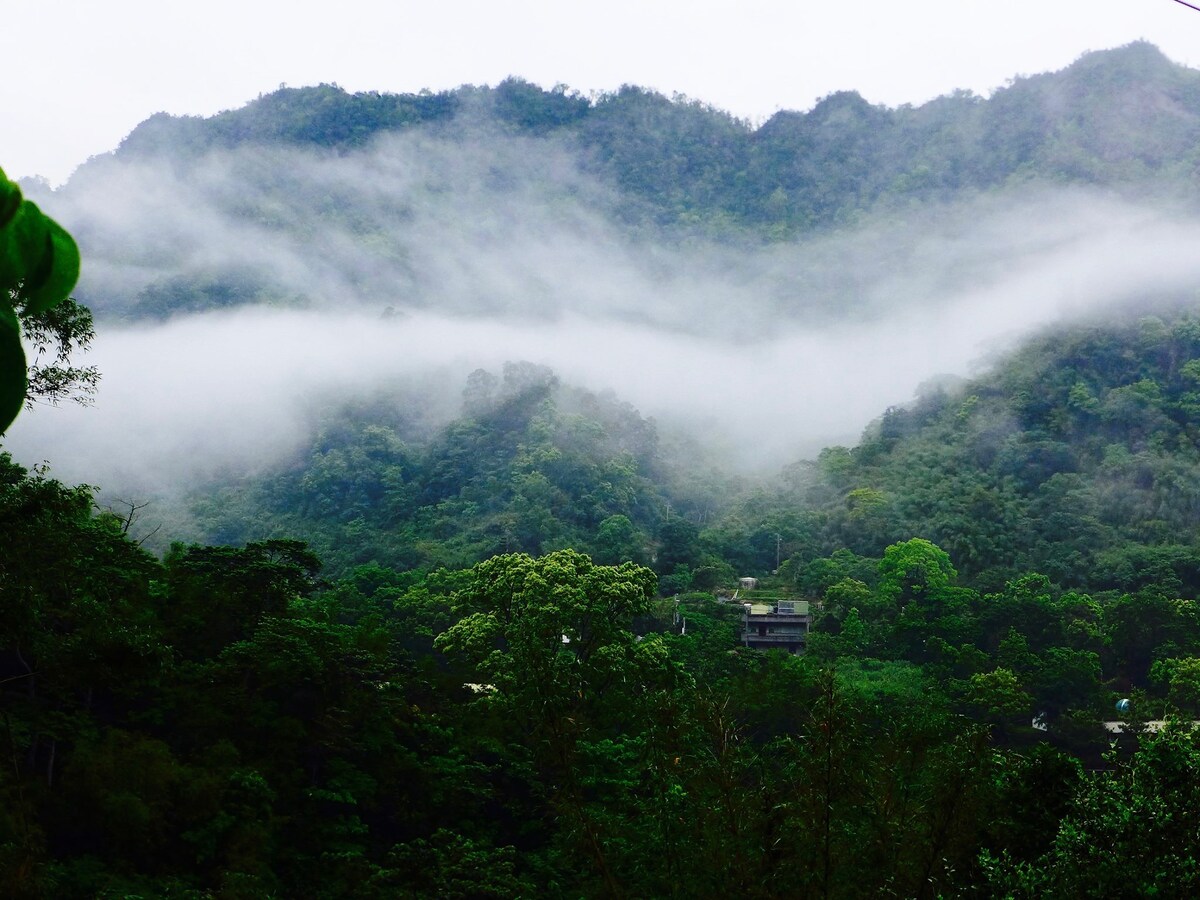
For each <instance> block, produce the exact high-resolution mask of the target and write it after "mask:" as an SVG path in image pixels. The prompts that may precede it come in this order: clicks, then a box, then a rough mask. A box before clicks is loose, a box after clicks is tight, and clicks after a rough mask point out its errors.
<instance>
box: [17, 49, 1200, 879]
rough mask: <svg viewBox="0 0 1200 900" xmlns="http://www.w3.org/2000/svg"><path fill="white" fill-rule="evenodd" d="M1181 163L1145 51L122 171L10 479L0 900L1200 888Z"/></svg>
mask: <svg viewBox="0 0 1200 900" xmlns="http://www.w3.org/2000/svg"><path fill="white" fill-rule="evenodd" d="M1198 131H1200V73H1198V72H1196V71H1194V70H1191V69H1188V68H1185V67H1182V66H1177V65H1174V64H1172V63H1170V62H1169V61H1167V60H1166V59H1165V58H1164V57H1163V56H1162V55H1161V54H1159V53H1158V51H1157V50H1155V49H1154V48H1153V47H1151V46H1149V45H1146V44H1134V45H1131V46H1128V47H1125V48H1121V49H1118V50H1112V51H1106V52H1102V53H1095V54H1089V55H1088V56H1085V57H1084V58H1082V59H1081V60H1079V61H1078V62H1077V63H1076V64H1074V65H1073V66H1071V67H1069V68H1068V69H1065V70H1063V71H1062V72H1058V73H1053V74H1047V75H1039V76H1034V77H1028V78H1018V79H1016V80H1014V81H1013V82H1012V83H1011V84H1010V85H1008V86H1007V87H1005V88H1003V89H1000V90H998V91H996V92H995V94H994V95H992V96H991V97H989V98H986V99H985V98H981V97H975V96H973V95H969V94H954V95H951V96H947V97H943V98H940V99H938V100H935V101H933V102H931V103H929V104H926V105H924V106H921V107H919V108H908V107H904V108H900V109H886V108H882V107H873V106H871V105H870V104H868V103H866V102H865V101H863V100H862V98H861V97H859V96H858V95H856V94H853V93H839V94H835V95H833V96H830V97H828V98H826V99H825V100H823V101H822V102H820V103H819V104H818V105H817V106H816V107H815V108H814V109H812V110H810V111H808V112H805V113H793V112H780V113H778V114H777V115H775V116H774V117H772V118H771V119H770V120H769V121H768V122H765V123H763V124H761V125H759V126H757V127H752V126H751V125H749V124H748V123H744V122H739V121H737V120H735V119H734V118H732V117H730V116H728V115H726V114H723V113H721V112H719V111H717V110H713V109H711V108H709V107H707V106H705V105H703V104H701V103H697V102H693V101H689V100H686V99H683V98H676V99H667V98H664V97H661V96H658V95H656V94H654V93H651V92H647V91H644V90H641V89H638V88H634V87H627V88H623V89H622V90H620V91H617V92H616V93H613V94H611V95H604V96H598V97H592V98H585V97H581V96H578V95H576V94H573V93H572V92H570V91H569V90H566V89H555V90H552V91H544V90H542V89H540V88H537V87H536V86H533V85H530V84H528V83H525V82H522V81H520V80H517V79H510V80H508V81H506V82H504V83H502V84H500V85H498V86H496V87H495V88H478V87H464V88H461V89H459V90H456V91H451V92H446V93H442V94H429V93H425V94H419V95H406V96H396V95H385V94H357V95H350V94H347V93H346V92H344V91H342V90H340V89H339V88H336V87H334V86H329V85H325V86H320V87H315V88H302V89H287V88H282V89H281V90H279V91H278V92H275V93H272V94H270V95H267V96H263V97H260V98H259V99H258V100H256V101H254V102H252V103H250V104H248V105H247V106H246V107H244V108H242V109H238V110H233V111H229V112H226V113H222V114H220V115H218V116H215V117H213V118H210V119H188V118H184V119H179V118H173V117H170V116H166V115H160V116H155V117H153V118H152V119H150V120H148V121H147V122H145V123H143V124H142V125H141V126H139V127H138V128H137V129H136V130H135V131H134V132H133V133H132V134H131V135H130V136H129V138H128V139H127V140H126V141H125V143H124V144H123V145H122V146H121V147H120V148H119V149H118V150H117V151H116V152H115V153H114V154H111V155H108V156H105V157H98V158H95V159H94V160H92V161H91V162H89V163H88V164H86V165H85V166H84V167H82V168H81V169H80V170H79V171H78V172H77V173H76V175H75V176H74V178H73V179H72V180H71V182H70V183H69V184H68V185H66V186H64V187H63V188H62V189H60V190H58V191H54V192H45V193H46V203H45V205H46V207H47V209H52V211H53V212H54V215H55V216H56V217H60V218H61V220H62V221H63V223H65V224H66V225H68V226H69V228H70V229H71V230H72V231H73V232H74V233H75V234H76V236H77V237H78V238H79V243H80V245H81V247H82V249H83V255H84V276H83V280H82V281H81V283H80V289H79V293H80V295H81V296H82V297H83V298H84V299H88V300H90V301H92V302H93V303H94V304H95V306H96V309H97V314H98V318H97V321H98V325H97V330H98V332H99V334H98V335H97V337H96V344H97V346H98V349H99V350H100V351H101V352H103V348H104V344H105V341H106V340H110V341H111V342H112V343H111V344H110V345H109V346H110V347H112V348H113V349H112V350H110V351H109V352H108V355H107V356H105V355H101V356H100V358H99V359H98V360H96V362H97V367H98V369H99V375H100V376H101V377H102V378H103V379H104V381H102V383H101V387H100V394H99V397H98V399H97V405H96V408H95V409H93V410H85V411H83V412H82V413H80V415H81V416H91V417H93V420H94V421H96V422H98V423H100V424H99V425H98V426H97V428H96V430H95V431H92V432H87V431H72V430H70V429H71V428H72V427H74V426H72V425H71V424H70V423H71V422H72V421H79V420H78V419H76V420H72V419H71V418H69V417H68V418H66V419H65V420H63V421H66V422H67V425H65V426H63V428H64V431H62V432H60V433H59V434H58V435H57V436H54V435H53V432H49V431H45V430H39V429H42V428H43V427H44V425H43V423H45V422H48V421H50V420H49V418H48V417H47V414H46V412H45V411H44V410H35V411H32V412H30V411H28V410H27V411H26V412H24V413H22V415H21V417H20V418H18V420H17V422H16V424H15V426H14V427H13V429H12V430H11V434H7V435H5V437H4V441H5V443H4V452H0V746H2V747H3V748H4V753H3V754H0V757H2V758H3V760H4V761H3V764H0V894H2V895H3V896H6V897H8V896H11V897H14V898H39V900H40V898H55V900H58V898H67V900H72V898H80V900H82V898H95V897H102V898H109V897H112V898H116V897H122V898H129V897H164V898H180V900H184V898H186V900H206V898H221V900H226V898H229V900H240V898H265V897H278V896H287V897H301V898H321V900H324V898H330V900H333V898H346V900H349V898H354V900H360V898H380V900H382V898H393V897H400V898H409V897H412V898H417V897H434V896H436V897H447V898H478V897H496V898H501V897H504V898H507V897H530V896H539V897H542V896H545V897H563V898H578V897H674V898H693V897H694V898H711V897H720V896H736V897H747V898H771V897H788V898H792V897H801V898H809V897H811V898H823V900H828V898H857V897H868V896H897V897H1031V898H1032V897H1063V898H1074V897H1085V896H1096V897H1141V896H1150V895H1157V896H1180V897H1183V896H1195V895H1196V894H1197V893H1198V890H1200V874H1198V873H1200V865H1198V863H1197V860H1200V818H1198V817H1200V728H1197V727H1196V726H1195V722H1196V721H1197V719H1198V717H1200V604H1198V601H1197V597H1198V596H1200V543H1198V542H1197V538H1196V535H1197V534H1198V533H1200V532H1198V530H1197V526H1200V488H1198V487H1197V483H1198V478H1197V476H1198V475H1200V308H1198V307H1197V301H1196V293H1195V284H1196V283H1197V279H1200V267H1198V266H1195V265H1193V264H1192V263H1191V262H1190V259H1191V256H1192V253H1191V248H1192V247H1193V246H1194V244H1195V241H1196V240H1197V239H1200V229H1198V228H1197V227H1196V225H1195V224H1194V219H1193V211H1194V208H1195V206H1196V201H1197V199H1200V198H1197V195H1196V187H1195V178H1194V170H1195V166H1196V163H1197V159H1196V156H1195V149H1194V148H1195V147H1196V146H1200V144H1198V143H1197V140H1196V139H1197V138H1198V137H1200V134H1198V133H1197V132H1198ZM37 191H38V188H37V186H36V185H35V186H32V187H31V192H32V193H37ZM17 199H18V200H19V197H18V198H17ZM6 208H8V209H11V208H14V207H13V204H12V203H10V204H8V206H7V207H6ZM7 227H8V220H7V219H6V220H5V221H4V222H0V236H3V229H4V228H7ZM5 239H6V240H7V237H5ZM8 258H9V257H7V256H5V255H4V254H0V265H8V262H7V260H8ZM5 275H6V277H10V276H11V278H10V281H6V282H5V283H6V284H8V283H11V284H14V285H16V284H18V283H19V282H21V278H19V277H17V276H16V275H13V273H5ZM26 287H27V285H24V284H21V287H20V288H13V289H11V290H10V297H11V298H12V299H13V300H14V304H13V309H14V311H15V312H14V313H13V314H11V315H10V316H9V319H10V320H11V321H10V322H9V326H10V327H15V326H14V325H13V323H14V322H16V321H17V316H20V324H21V325H22V326H23V327H24V328H25V335H26V340H27V342H33V343H34V344H36V345H38V349H37V351H36V353H34V354H31V364H32V365H34V366H35V367H36V366H37V365H38V362H37V360H39V359H42V357H43V355H44V354H49V355H48V356H46V358H45V359H43V362H46V361H48V360H49V361H52V362H53V363H54V364H53V365H52V366H51V367H50V368H49V369H40V370H35V374H36V373H37V372H41V373H42V374H41V375H40V376H39V377H37V378H34V379H33V380H32V381H31V382H30V384H31V385H32V387H31V388H30V392H29V393H26V394H25V397H26V398H27V399H28V400H29V401H34V400H37V399H39V392H41V391H49V390H52V389H53V384H54V382H55V380H56V379H59V380H65V381H67V382H71V381H72V379H75V380H76V381H79V380H80V379H82V382H83V383H86V385H88V386H89V387H92V386H94V381H95V375H96V372H95V370H93V369H91V368H79V369H73V368H70V367H69V366H68V363H74V362H75V361H74V360H69V359H67V357H69V356H70V353H69V352H66V351H69V350H70V345H69V342H68V338H71V339H77V338H79V337H80V335H81V334H86V338H87V340H85V341H84V343H87V342H88V341H89V340H90V339H91V335H90V328H91V320H90V318H88V317H87V314H86V311H85V310H82V309H81V308H80V307H77V306H69V305H68V306H66V307H65V308H66V309H68V310H72V311H71V312H70V313H69V315H70V316H76V317H78V318H67V319H66V320H65V321H64V322H59V324H58V326H57V327H58V330H57V331H56V330H55V327H53V323H46V322H41V323H40V324H39V323H38V321H37V320H36V319H35V318H34V317H33V313H36V310H32V311H31V310H30V309H29V308H28V306H26V305H25V303H24V298H23V297H22V295H21V291H23V290H25V288H26ZM65 291H66V289H65V288H64V289H63V292H64V293H65ZM16 301H21V302H16ZM39 327H40V331H39V330H37V329H38V328H39ZM64 343H66V344H67V346H66V348H65V351H64V355H62V356H60V357H54V355H53V353H52V352H51V351H52V350H53V349H54V347H55V345H56V344H59V345H61V344H64ZM43 345H44V346H43ZM985 351H986V352H987V353H988V354H989V359H988V361H987V363H986V366H985V367H983V368H979V369H977V370H976V374H974V375H972V376H971V377H969V378H968V377H963V376H961V375H959V376H947V375H940V376H938V377H935V378H932V379H931V378H930V376H933V375H937V373H939V372H942V371H945V370H946V369H945V367H949V368H950V369H953V370H954V371H957V372H960V373H961V372H963V371H965V369H966V367H967V365H968V364H969V362H970V360H972V359H978V358H979V357H980V355H981V354H982V353H984V352H985ZM522 359H530V360H532V361H531V362H519V361H517V360H522ZM505 360H507V362H505ZM547 361H554V362H555V363H556V365H555V366H554V368H551V367H550V366H548V365H546V362H547ZM9 368H10V369H11V366H10V367H9ZM18 368H19V367H18ZM47 371H49V372H53V373H58V374H56V375H46V374H45V372H47ZM72 372H73V373H75V374H74V375H71V373H72ZM63 373H67V374H65V375H64V374H63ZM130 373H132V375H130ZM468 373H470V374H468ZM754 373H759V376H758V377H757V378H756V377H753V375H754ZM10 374H11V373H10ZM19 374H20V372H19V371H18V375H19ZM6 377H8V376H6ZM919 379H925V381H924V384H923V385H922V386H921V387H920V388H919V389H918V390H917V396H916V398H915V399H913V400H911V401H910V402H904V401H905V400H906V398H908V397H909V395H910V393H911V390H910V389H911V387H912V385H914V384H916V383H917V381H918V380H919ZM23 380H24V379H21V378H17V379H13V378H11V377H9V380H8V381H7V382H6V383H5V385H4V386H5V387H7V389H8V391H9V394H10V395H13V385H14V384H15V385H16V386H17V388H18V390H17V392H16V394H15V395H13V396H15V401H14V405H15V406H19V404H20V400H21V396H22V395H21V392H20V390H19V388H20V385H21V383H22V382H23ZM48 382H50V387H49V388H47V387H46V385H47V383H48ZM612 385H615V386H619V387H620V388H621V390H617V391H612V390H605V387H607V386H612ZM59 387H60V388H62V389H63V390H66V388H63V387H62V385H59ZM68 393H69V391H68ZM880 395H883V396H887V397H891V398H892V400H891V401H888V402H880V403H879V404H878V405H873V406H870V405H868V406H866V407H865V408H867V409H869V412H868V413H867V414H865V415H861V417H857V418H856V416H858V415H859V414H858V412H856V411H855V410H856V409H858V410H861V408H863V404H872V403H874V402H875V399H876V397H877V396H880ZM110 397H111V398H113V402H112V403H111V404H109V402H108V398H110ZM448 397H449V399H447V398H448ZM864 397H865V400H864ZM84 399H88V398H87V397H85V398H84ZM631 400H633V401H636V402H631ZM889 402H890V404H891V405H890V406H889V405H888V403H889ZM854 403H858V404H859V406H858V407H854V405H853V404H854ZM828 409H833V410H834V412H833V413H832V414H826V417H825V418H822V414H823V410H828ZM880 410H883V412H882V415H880V414H879V413H880ZM50 412H51V413H54V412H57V411H53V410H51V411H50ZM122 415H124V416H125V418H122ZM869 416H877V418H876V419H875V420H874V421H873V422H871V423H870V424H869V425H867V427H866V428H865V431H863V432H862V436H861V439H860V440H858V442H857V443H855V444H854V445H853V446H828V447H826V449H824V450H823V451H821V452H820V453H819V455H818V454H814V456H815V458H814V459H803V458H799V457H802V456H803V455H804V454H803V452H802V450H801V449H798V448H800V447H801V446H802V442H803V441H807V442H808V443H809V444H812V443H813V442H816V441H825V438H826V435H828V434H829V432H830V431H831V429H833V428H834V427H835V426H836V427H837V428H840V429H841V430H842V432H844V431H846V430H847V429H849V430H855V431H856V430H859V429H860V428H861V426H862V424H863V422H864V421H865V420H866V419H867V418H868V417H869ZM831 423H832V424H831ZM27 435H28V436H29V437H26V436H27ZM47 435H51V436H50V437H47ZM769 444H774V446H775V447H776V448H777V447H778V446H780V445H782V446H784V447H786V448H787V457H788V458H789V459H791V460H794V462H793V463H792V464H791V465H789V466H787V467H786V468H784V469H783V470H782V471H779V470H775V469H769V468H768V469H766V470H764V466H763V460H764V459H767V458H769V457H767V456H765V455H764V456H760V457H757V458H756V462H757V464H758V470H757V471H748V468H749V466H748V464H747V463H746V460H748V459H755V457H754V453H753V451H755V450H757V449H759V448H760V446H766V445H769ZM818 446H819V445H818ZM10 450H12V451H13V452H12V454H10V452H9V451H10ZM726 451H732V452H730V453H726ZM72 452H74V457H73V459H74V461H75V462H74V464H78V462H77V461H78V459H79V458H80V457H82V458H83V459H84V463H85V464H86V465H87V466H90V467H93V468H94V470H95V471H105V472H107V471H112V472H114V473H116V474H115V475H114V481H115V482H116V486H109V485H106V484H104V483H103V479H101V478H96V479H89V483H90V481H91V480H96V481H100V482H101V484H100V486H99V487H98V488H95V487H89V486H87V485H86V484H85V485H79V486H76V487H72V486H70V485H69V484H65V483H63V482H60V481H58V480H55V478H54V477H52V473H53V472H54V471H55V469H53V468H47V464H45V463H40V460H42V459H44V458H45V457H46V456H52V457H53V456H54V455H55V454H61V455H62V456H63V457H66V458H72V457H71V454H72ZM739 452H740V453H741V454H742V455H741V456H740V457H738V456H737V454H738V453H739ZM729 458H739V459H741V461H742V465H741V468H738V467H736V466H733V465H732V464H730V463H729V462H728V459H729ZM22 461H24V462H22ZM114 461H115V463H116V464H114ZM52 463H53V460H52ZM118 464H119V465H118ZM103 466H107V467H108V468H106V469H102V468H101V467H103ZM131 473H132V474H131ZM118 476H120V477H122V478H124V479H125V480H124V481H120V480H118ZM139 479H140V480H139ZM156 479H157V480H156ZM129 485H133V486H134V487H133V488H132V490H134V491H142V490H144V491H147V492H149V493H148V494H138V493H115V494H114V493H109V494H107V495H106V494H105V492H106V491H110V490H111V491H122V492H123V491H126V490H129V489H130V488H129ZM147 485H148V486H149V487H147ZM154 491H159V492H160V494H157V495H156V494H154V493H153V492H154ZM116 498H119V499H116ZM114 499H116V502H114ZM740 576H753V577H754V578H755V579H757V584H756V583H755V582H754V581H753V580H751V581H747V582H743V581H741V580H740ZM748 600H749V601H755V600H757V601H759V603H758V607H757V608H758V609H759V611H760V613H761V609H762V608H763V607H769V606H770V604H772V603H786V602H788V601H790V602H791V603H792V606H791V608H792V609H793V613H792V614H791V615H799V616H802V615H804V614H803V613H796V612H795V610H797V609H798V608H800V609H802V608H805V601H807V603H808V604H809V605H808V607H807V608H808V609H809V610H810V612H811V623H808V622H807V620H806V624H805V627H806V628H807V627H808V625H809V624H811V629H810V630H808V631H806V632H805V633H804V636H803V644H804V652H803V654H801V655H789V654H787V653H783V652H778V651H761V650H757V649H752V648H751V646H750V645H749V641H748V640H746V639H745V636H744V633H743V628H744V627H747V626H746V623H748V622H749V621H750V618H749V617H750V616H751V615H757V614H759V613H754V612H752V611H753V610H754V609H755V605H754V604H753V603H747V604H746V606H743V603H744V602H745V601H748ZM797 601H799V603H800V606H799V607H797V606H796V605H795V604H796V603H797ZM747 607H749V609H747ZM785 608H786V606H785ZM780 615H784V613H780ZM797 621H799V619H797ZM765 627H766V626H763V628H764V634H763V636H765ZM1118 720H1119V721H1118Z"/></svg>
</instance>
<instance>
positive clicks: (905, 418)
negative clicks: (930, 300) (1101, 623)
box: [797, 304, 1200, 596]
mask: <svg viewBox="0 0 1200 900" xmlns="http://www.w3.org/2000/svg"><path fill="white" fill-rule="evenodd" d="M1197 360H1200V322H1198V320H1197V318H1196V311H1195V309H1194V307H1193V306H1192V305H1191V304H1189V305H1187V306H1185V307H1184V309H1183V310H1182V311H1180V310H1174V311H1170V312H1164V313H1163V314H1162V315H1161V316H1159V315H1146V316H1143V317H1141V318H1134V319H1130V320H1128V321H1125V322H1121V323H1119V324H1112V323H1109V324H1104V325H1083V326H1076V327H1072V328H1060V329H1056V330H1055V331H1053V332H1052V333H1050V334H1046V335H1043V336H1042V337H1040V338H1037V339H1035V340H1032V341H1030V342H1029V343H1027V344H1026V345H1025V346H1023V347H1022V348H1021V349H1020V350H1019V351H1018V352H1016V353H1014V354H1013V355H1012V356H1010V357H1008V358H1006V359H1004V360H1002V361H1001V362H999V363H998V364H997V365H996V367H995V369H994V370H993V371H990V372H988V374H986V375H985V376H983V377H980V378H978V379H975V380H972V381H967V382H961V383H958V384H953V385H936V386H931V387H929V388H928V389H927V391H926V392H925V393H924V394H923V395H922V396H921V397H920V398H919V399H918V400H917V401H915V402H914V403H913V404H911V405H909V406H907V407H897V408H893V409H889V410H888V411H887V412H885V413H884V415H883V416H882V417H881V418H880V419H879V420H878V421H877V422H875V423H874V424H873V425H872V426H871V427H870V428H869V429H868V430H867V432H866V434H865V435H864V437H863V440H862V442H861V443H860V444H859V445H858V446H856V447H854V448H852V449H846V448H842V447H834V448H830V449H827V450H825V451H824V452H823V453H822V454H821V456H820V458H819V459H818V460H817V461H816V463H815V464H811V465H810V466H805V467H804V468H805V470H806V471H805V472H804V473H803V474H802V475H801V473H799V472H797V475H800V476H801V479H802V480H803V481H805V482H806V485H805V487H804V488H803V489H802V490H801V494H800V496H801V497H803V499H799V498H797V499H799V502H800V504H801V505H802V506H806V507H810V508H813V509H815V510H818V511H819V512H818V513H817V514H816V515H817V517H818V520H819V521H820V527H819V531H820V533H821V534H822V536H823V539H824V542H825V546H844V547H848V548H851V549H853V550H855V551H856V552H859V553H863V554H866V555H869V556H876V555H878V554H879V553H881V552H882V550H883V548H884V547H886V546H887V545H888V544H890V543H893V542H894V541H896V540H899V539H901V538H902V537H907V536H910V535H914V534H915V535H921V536H923V537H927V538H929V539H930V540H932V541H934V542H935V543H937V544H938V545H939V546H941V547H943V548H944V549H946V550H947V551H948V552H950V554H951V556H952V557H953V558H954V560H955V562H956V564H957V565H958V566H959V568H960V570H961V571H963V572H964V573H969V574H970V575H971V576H972V578H973V579H975V580H976V581H977V582H978V583H980V584H985V585H989V586H992V587H994V588H996V589H999V588H1000V587H1002V586H1003V584H1004V582H1005V580H1007V579H1009V578H1011V577H1013V575H1014V574H1016V573H1018V572H1021V571H1028V570H1031V569H1032V570H1036V571H1039V572H1042V573H1044V574H1046V575H1048V576H1049V577H1050V578H1051V579H1052V580H1054V581H1055V582H1058V583H1059V584H1063V585H1070V586H1073V587H1080V588H1086V589H1089V590H1124V591H1132V590H1137V589H1139V588H1142V587H1144V586H1147V585H1154V586H1156V587H1158V588H1159V589H1162V590H1165V591H1168V592H1172V593H1176V592H1177V593H1180V594H1181V595H1183V596H1193V595H1195V594H1196V593H1198V592H1200V545H1197V542H1196V535H1197V533H1198V531H1197V529H1198V528H1200V497H1198V495H1197V492H1196V490H1197V489H1196V485H1197V483H1198V478H1197V474H1198V473H1197V466H1198V465H1200V444H1198V440H1200V432H1198V431H1197V413H1198V412H1200V408H1198V407H1197V406H1196V404H1197V401H1198V400H1200V393H1198V390H1200V362H1198V361H1197ZM809 479H811V480H809Z"/></svg>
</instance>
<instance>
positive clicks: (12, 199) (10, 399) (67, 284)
mask: <svg viewBox="0 0 1200 900" xmlns="http://www.w3.org/2000/svg"><path fill="white" fill-rule="evenodd" d="M78 279H79V248H78V247H76V246H75V241H74V240H73V239H72V238H71V236H70V235H69V234H67V233H66V232H65V231H64V230H63V229H62V228H61V227H60V226H59V225H58V224H57V223H56V222H55V221H54V220H53V219H50V218H48V217H47V216H45V215H43V214H42V212H41V210H39V209H38V208H37V205H36V204H34V203H31V202H30V201H28V200H26V199H25V198H24V197H22V196H21V189H20V188H19V187H17V185H15V184H14V183H13V182H11V181H9V180H8V179H7V178H6V177H5V175H4V173H3V171H0V433H3V432H4V431H6V430H7V429H8V426H9V425H11V424H12V421H13V419H15V418H16V417H17V413H18V412H20V410H21V407H22V406H23V405H24V403H25V398H26V389H27V386H28V376H27V373H26V363H25V351H24V349H23V347H22V345H21V318H25V317H29V316H41V315H43V314H45V313H46V312H47V311H49V310H50V309H52V308H53V307H54V306H55V305H56V304H58V303H61V302H62V301H63V300H65V299H66V298H67V295H68V294H69V293H70V292H71V288H73V287H74V286H75V282H76V281H77V280H78ZM18 313H19V316H18Z"/></svg>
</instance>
